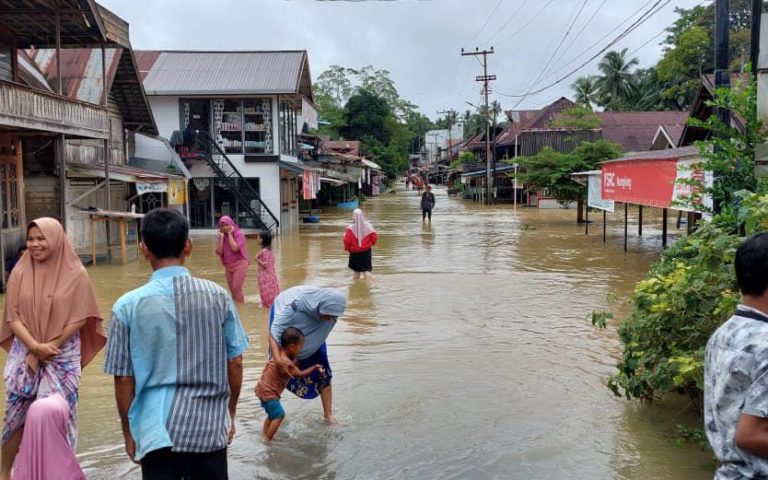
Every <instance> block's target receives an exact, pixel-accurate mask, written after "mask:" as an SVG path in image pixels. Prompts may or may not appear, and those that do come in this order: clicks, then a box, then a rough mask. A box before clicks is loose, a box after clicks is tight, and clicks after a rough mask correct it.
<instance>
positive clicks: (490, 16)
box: [466, 0, 504, 45]
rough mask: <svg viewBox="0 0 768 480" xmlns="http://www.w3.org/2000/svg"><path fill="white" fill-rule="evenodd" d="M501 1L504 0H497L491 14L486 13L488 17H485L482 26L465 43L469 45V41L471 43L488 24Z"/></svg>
mask: <svg viewBox="0 0 768 480" xmlns="http://www.w3.org/2000/svg"><path fill="white" fill-rule="evenodd" d="M502 3H504V0H499V3H497V4H496V7H494V9H493V11H491V14H490V15H488V18H486V19H485V22H484V23H483V26H482V27H480V29H479V30H478V31H477V32H475V34H474V35H473V36H472V38H471V39H469V42H466V45H469V44H470V43H472V42H473V41H474V40H475V39H476V38H477V37H478V35H480V34H481V33H482V32H483V30H485V27H487V26H488V24H489V23H490V21H491V19H492V18H493V16H494V15H495V14H496V11H497V10H498V9H499V7H500V6H501V4H502Z"/></svg>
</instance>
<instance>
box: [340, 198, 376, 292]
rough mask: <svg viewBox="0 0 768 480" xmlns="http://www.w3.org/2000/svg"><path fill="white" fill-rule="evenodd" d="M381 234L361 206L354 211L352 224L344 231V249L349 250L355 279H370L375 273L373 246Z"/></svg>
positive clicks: (350, 264) (350, 263) (350, 265)
mask: <svg viewBox="0 0 768 480" xmlns="http://www.w3.org/2000/svg"><path fill="white" fill-rule="evenodd" d="M378 239H379V235H378V234H377V233H376V230H375V229H374V228H373V225H371V223H370V222H368V221H366V220H365V214H363V211H362V210H360V209H359V208H356V209H355V211H354V212H352V225H349V226H348V227H347V229H346V231H345V232H344V250H346V251H347V252H349V264H348V266H349V268H350V270H352V271H353V272H355V273H354V275H355V279H358V278H360V277H361V276H363V277H365V278H367V279H370V278H371V277H372V276H373V274H372V272H373V252H372V247H373V246H374V245H376V242H377V241H378Z"/></svg>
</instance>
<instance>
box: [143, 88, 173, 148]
mask: <svg viewBox="0 0 768 480" xmlns="http://www.w3.org/2000/svg"><path fill="white" fill-rule="evenodd" d="M149 104H150V106H151V107H152V116H153V117H155V123H156V124H157V130H158V136H160V137H164V138H165V139H167V140H170V139H171V135H173V132H174V131H176V130H179V97H149ZM136 156H137V157H141V158H149V159H153V160H165V159H167V158H168V152H167V151H166V149H165V146H164V145H163V144H162V143H160V142H158V141H156V140H152V139H151V138H147V137H144V136H142V135H136Z"/></svg>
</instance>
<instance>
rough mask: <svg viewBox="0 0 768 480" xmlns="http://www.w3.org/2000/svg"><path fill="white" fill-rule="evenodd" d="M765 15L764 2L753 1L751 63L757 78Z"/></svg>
mask: <svg viewBox="0 0 768 480" xmlns="http://www.w3.org/2000/svg"><path fill="white" fill-rule="evenodd" d="M762 14H763V0H752V23H751V26H752V31H751V36H750V42H749V63H751V64H752V75H754V77H755V78H757V60H758V58H759V57H760V27H761V25H760V23H761V22H760V18H761V16H762Z"/></svg>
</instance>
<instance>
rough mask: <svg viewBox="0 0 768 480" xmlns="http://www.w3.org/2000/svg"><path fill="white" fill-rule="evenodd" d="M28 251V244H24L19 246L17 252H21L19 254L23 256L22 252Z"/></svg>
mask: <svg viewBox="0 0 768 480" xmlns="http://www.w3.org/2000/svg"><path fill="white" fill-rule="evenodd" d="M26 251H27V246H26V245H22V246H20V247H19V251H18V252H17V253H18V254H19V256H21V254H22V253H24V252H26Z"/></svg>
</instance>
